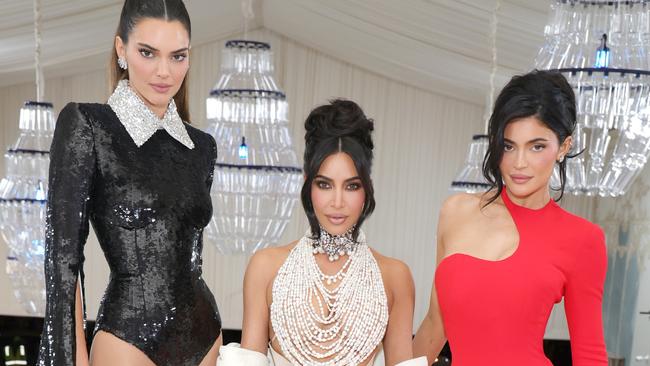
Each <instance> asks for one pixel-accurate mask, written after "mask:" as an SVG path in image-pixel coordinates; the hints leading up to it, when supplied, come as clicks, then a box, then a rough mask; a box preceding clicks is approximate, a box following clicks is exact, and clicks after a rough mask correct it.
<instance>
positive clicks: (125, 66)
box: [117, 57, 129, 70]
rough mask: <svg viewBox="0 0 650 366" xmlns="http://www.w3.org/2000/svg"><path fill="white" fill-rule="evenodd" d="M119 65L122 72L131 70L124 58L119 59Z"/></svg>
mask: <svg viewBox="0 0 650 366" xmlns="http://www.w3.org/2000/svg"><path fill="white" fill-rule="evenodd" d="M117 65H118V66H119V67H120V69H122V70H126V69H128V68H129V65H128V64H127V63H126V60H125V59H124V58H123V57H120V58H118V59H117Z"/></svg>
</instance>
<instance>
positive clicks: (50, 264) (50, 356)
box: [38, 103, 96, 366]
mask: <svg viewBox="0 0 650 366" xmlns="http://www.w3.org/2000/svg"><path fill="white" fill-rule="evenodd" d="M50 159H51V160H50V178H49V193H48V206H47V224H46V237H45V286H46V294H47V295H46V297H47V304H46V310H45V324H44V327H43V334H42V338H41V345H40V350H39V357H38V365H41V366H45V365H47V366H54V365H56V366H64V365H74V364H75V362H76V360H75V356H76V338H75V325H76V324H75V323H76V319H75V291H76V284H77V278H78V276H79V279H80V281H81V283H82V285H83V261H84V255H83V247H84V244H85V241H86V238H87V237H88V214H89V209H90V206H91V200H90V194H91V192H90V191H91V188H92V182H93V176H94V174H95V165H96V156H95V147H94V140H93V131H92V128H91V125H90V123H89V122H88V120H87V119H86V118H85V116H84V115H83V113H82V112H81V111H80V110H79V106H78V105H77V104H75V103H70V104H68V105H67V106H66V107H65V108H64V109H63V110H62V111H61V113H60V115H59V118H58V121H57V124H56V129H55V131H54V139H53V141H52V146H51V149H50ZM84 318H85V312H84Z"/></svg>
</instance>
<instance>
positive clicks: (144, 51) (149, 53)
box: [138, 47, 153, 58]
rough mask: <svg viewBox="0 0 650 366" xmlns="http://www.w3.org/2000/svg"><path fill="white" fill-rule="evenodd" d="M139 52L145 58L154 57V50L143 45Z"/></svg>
mask: <svg viewBox="0 0 650 366" xmlns="http://www.w3.org/2000/svg"><path fill="white" fill-rule="evenodd" d="M138 52H139V53H140V55H142V57H144V58H152V57H153V51H152V50H150V49H148V48H144V47H142V48H140V49H138Z"/></svg>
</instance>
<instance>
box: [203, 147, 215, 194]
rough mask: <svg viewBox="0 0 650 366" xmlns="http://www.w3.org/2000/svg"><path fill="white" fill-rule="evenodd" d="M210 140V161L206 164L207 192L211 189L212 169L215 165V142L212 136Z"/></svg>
mask: <svg viewBox="0 0 650 366" xmlns="http://www.w3.org/2000/svg"><path fill="white" fill-rule="evenodd" d="M209 140H210V154H211V155H210V161H209V163H208V166H209V167H210V169H209V170H208V179H207V180H206V182H205V183H206V186H207V187H208V192H209V191H210V190H211V189H212V181H213V180H214V168H215V167H216V165H217V142H216V141H215V140H214V138H213V137H212V136H210V138H209Z"/></svg>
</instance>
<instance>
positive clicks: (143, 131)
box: [108, 79, 194, 149]
mask: <svg viewBox="0 0 650 366" xmlns="http://www.w3.org/2000/svg"><path fill="white" fill-rule="evenodd" d="M108 105H109V106H110V107H111V108H112V109H113V111H114V112H115V114H116V115H117V118H118V119H119V120H120V122H121V123H122V125H124V128H126V131H127V132H128V133H129V136H131V138H132V139H133V142H135V144H136V145H137V146H138V147H140V146H142V145H143V144H144V143H145V142H147V140H149V138H151V136H153V134H154V133H155V132H156V130H159V129H164V130H165V131H167V133H168V134H169V135H170V136H171V137H173V138H174V139H175V140H177V141H178V142H180V143H181V144H183V145H185V146H186V147H187V148H189V149H193V148H194V142H192V139H190V136H189V135H188V134H187V130H186V129H185V125H184V123H183V120H181V117H180V116H179V115H178V111H177V110H176V103H174V99H172V100H171V101H170V102H169V106H168V107H167V112H165V115H164V116H163V118H162V119H160V118H158V116H156V115H155V114H154V113H153V112H152V111H151V109H149V107H147V106H146V105H145V104H144V102H143V101H142V99H140V97H139V96H138V95H137V94H136V93H135V92H134V91H133V90H132V89H131V88H130V87H129V81H128V80H126V79H124V80H120V82H119V83H118V84H117V87H116V88H115V91H114V92H113V94H112V95H111V96H110V98H108Z"/></svg>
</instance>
